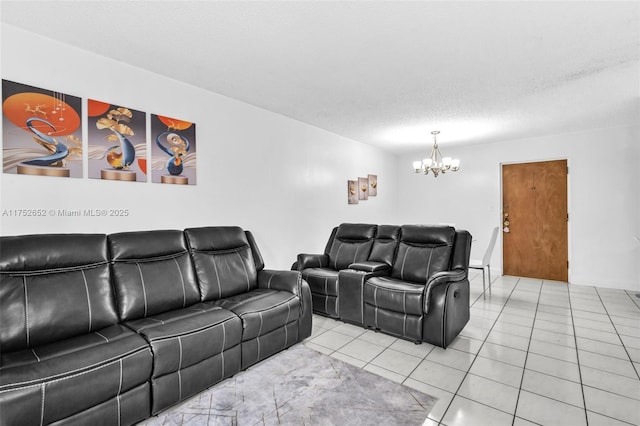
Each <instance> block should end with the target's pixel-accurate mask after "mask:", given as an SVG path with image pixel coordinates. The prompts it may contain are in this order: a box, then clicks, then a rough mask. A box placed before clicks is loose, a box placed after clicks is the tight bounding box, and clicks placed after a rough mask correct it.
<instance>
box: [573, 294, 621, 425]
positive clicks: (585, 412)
mask: <svg viewBox="0 0 640 426" xmlns="http://www.w3.org/2000/svg"><path fill="white" fill-rule="evenodd" d="M567 292H568V294H569V311H570V312H571V326H572V328H573V340H574V342H575V344H576V359H577V360H578V377H579V378H580V392H581V393H582V403H583V404H584V418H585V421H586V422H587V426H589V413H587V399H586V398H585V396H584V383H583V382H582V368H580V351H579V349H578V335H577V334H576V323H575V321H574V319H573V305H572V304H571V292H570V291H569V287H568V285H567ZM596 292H597V290H596ZM600 303H602V302H600ZM603 306H604V305H603ZM609 321H611V319H609Z"/></svg>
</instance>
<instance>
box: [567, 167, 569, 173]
mask: <svg viewBox="0 0 640 426" xmlns="http://www.w3.org/2000/svg"><path fill="white" fill-rule="evenodd" d="M567 174H569V166H567Z"/></svg>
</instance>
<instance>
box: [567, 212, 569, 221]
mask: <svg viewBox="0 0 640 426" xmlns="http://www.w3.org/2000/svg"><path fill="white" fill-rule="evenodd" d="M567 222H569V213H567Z"/></svg>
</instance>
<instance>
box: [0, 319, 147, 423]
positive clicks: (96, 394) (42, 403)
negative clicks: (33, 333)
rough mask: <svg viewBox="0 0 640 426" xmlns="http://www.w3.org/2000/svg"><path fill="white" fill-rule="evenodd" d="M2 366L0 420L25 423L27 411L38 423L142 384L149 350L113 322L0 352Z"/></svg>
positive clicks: (56, 418) (102, 400) (0, 374)
mask: <svg viewBox="0 0 640 426" xmlns="http://www.w3.org/2000/svg"><path fill="white" fill-rule="evenodd" d="M1 365H2V367H0V413H1V417H0V420H1V421H0V424H12V423H13V420H17V421H26V422H27V423H28V421H27V420H28V419H29V418H31V416H32V415H34V416H36V417H35V418H37V422H38V423H39V424H40V423H43V424H48V423H52V422H55V421H58V420H61V419H65V418H67V417H69V416H72V415H74V414H75V413H78V412H80V411H82V410H86V409H88V408H90V407H93V406H95V405H97V404H100V403H102V402H105V401H107V400H110V399H112V398H116V397H119V396H120V395H121V394H124V393H125V392H127V391H129V390H130V389H133V388H135V387H137V386H139V385H141V384H143V383H145V382H147V381H148V380H149V377H150V376H151V368H152V354H151V351H150V350H149V346H148V344H147V342H146V341H145V340H144V339H143V338H142V337H140V336H139V335H137V334H136V333H134V332H133V331H131V330H130V329H128V328H126V327H124V326H122V325H113V326H109V327H106V328H103V329H100V330H96V331H94V332H92V333H87V334H84V335H80V336H76V337H72V338H69V339H65V340H60V341H58V342H55V343H50V344H47V345H42V346H38V347H35V348H31V349H24V350H20V351H15V352H8V353H2V355H1ZM16 410H17V411H16ZM146 410H147V412H148V407H147V408H146ZM16 416H17V417H16ZM25 416H26V417H25Z"/></svg>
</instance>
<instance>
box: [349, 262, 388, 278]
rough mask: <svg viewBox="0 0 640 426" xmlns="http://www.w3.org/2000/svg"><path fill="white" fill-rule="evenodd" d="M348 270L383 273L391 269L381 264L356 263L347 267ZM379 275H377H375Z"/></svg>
mask: <svg viewBox="0 0 640 426" xmlns="http://www.w3.org/2000/svg"><path fill="white" fill-rule="evenodd" d="M349 269H355V270H356V271H363V272H376V273H378V272H385V271H390V270H391V267H390V266H389V265H387V264H386V263H383V262H370V261H366V262H356V263H352V264H351V265H349ZM376 275H379V274H376Z"/></svg>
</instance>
